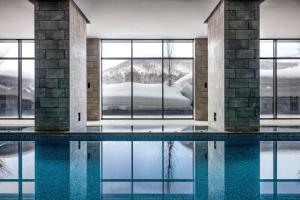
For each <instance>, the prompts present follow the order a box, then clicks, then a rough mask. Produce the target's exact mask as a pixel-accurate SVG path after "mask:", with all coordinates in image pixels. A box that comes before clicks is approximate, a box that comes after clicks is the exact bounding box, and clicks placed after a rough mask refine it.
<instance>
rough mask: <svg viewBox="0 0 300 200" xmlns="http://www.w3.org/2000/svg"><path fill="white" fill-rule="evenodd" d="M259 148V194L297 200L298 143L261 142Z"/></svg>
mask: <svg viewBox="0 0 300 200" xmlns="http://www.w3.org/2000/svg"><path fill="white" fill-rule="evenodd" d="M260 146H261V150H260V165H261V168H260V194H261V195H263V196H268V195H271V196H272V197H275V196H277V197H282V198H287V199H289V198H292V199H293V198H295V199H299V195H300V142H299V141H293V142H287V141H278V142H261V145H260ZM271 172H272V173H271ZM291 195H296V196H291Z"/></svg>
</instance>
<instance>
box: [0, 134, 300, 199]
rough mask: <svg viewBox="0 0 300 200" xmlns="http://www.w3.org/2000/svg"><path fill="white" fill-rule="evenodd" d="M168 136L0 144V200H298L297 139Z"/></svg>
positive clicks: (299, 147) (299, 167) (299, 158)
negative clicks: (185, 138) (144, 138)
mask: <svg viewBox="0 0 300 200" xmlns="http://www.w3.org/2000/svg"><path fill="white" fill-rule="evenodd" d="M195 137H196V136H195ZM0 138H1V137H0ZM183 138H184V136H183ZM166 139H170V138H164V139H161V140H158V139H156V140H147V141H145V140H141V139H140V138H138V139H137V138H135V139H134V138H131V139H129V138H127V139H126V138H121V140H120V138H118V137H117V136H115V140H97V141H96V140H89V141H76V140H73V141H70V140H67V139H66V138H61V137H54V136H53V137H51V138H49V137H45V138H43V139H41V138H39V139H36V140H32V138H26V136H24V137H23V140H21V141H8V140H5V141H3V140H2V141H0V199H1V200H6V199H38V200H48V199H51V200H52V199H59V200H60V199H61V200H64V199H78V200H79V199H82V200H85V199H93V200H94V199H95V200H100V199H102V200H122V199H124V200H125V199H126V200H127V199H141V200H142V199H147V200H158V199H161V200H164V199H165V200H177V199H178V200H179V199H182V200H185V199H187V200H210V199H213V200H218V199H230V200H231V199H232V200H245V199H254V200H255V199H289V200H290V199H300V141H267V140H264V141H262V140H248V139H247V138H244V140H241V139H233V140H218V141H208V140H206V141H205V140H201V141H200V140H184V139H183V140H180V141H179V140H172V139H171V140H166ZM246 141H247V142H246Z"/></svg>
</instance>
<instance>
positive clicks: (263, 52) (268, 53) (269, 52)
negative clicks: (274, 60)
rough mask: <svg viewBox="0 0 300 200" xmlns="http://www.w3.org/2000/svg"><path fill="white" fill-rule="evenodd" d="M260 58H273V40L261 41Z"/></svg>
mask: <svg viewBox="0 0 300 200" xmlns="http://www.w3.org/2000/svg"><path fill="white" fill-rule="evenodd" d="M260 57H262V58H266V57H273V40H261V41H260Z"/></svg>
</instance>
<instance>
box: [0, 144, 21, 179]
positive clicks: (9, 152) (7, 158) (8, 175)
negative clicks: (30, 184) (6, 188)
mask: <svg viewBox="0 0 300 200" xmlns="http://www.w3.org/2000/svg"><path fill="white" fill-rule="evenodd" d="M18 149H19V143H18V142H9V141H1V142H0V179H17V178H18V174H19V173H18V166H19V161H18V152H19V151H18Z"/></svg>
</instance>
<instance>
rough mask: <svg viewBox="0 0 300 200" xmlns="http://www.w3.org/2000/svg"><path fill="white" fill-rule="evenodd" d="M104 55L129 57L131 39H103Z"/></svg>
mask: <svg viewBox="0 0 300 200" xmlns="http://www.w3.org/2000/svg"><path fill="white" fill-rule="evenodd" d="M102 57H104V58H113V57H119V58H129V57H131V42H130V41H120V40H116V41H102Z"/></svg>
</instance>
